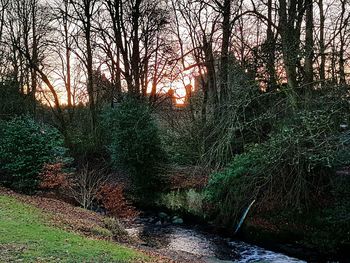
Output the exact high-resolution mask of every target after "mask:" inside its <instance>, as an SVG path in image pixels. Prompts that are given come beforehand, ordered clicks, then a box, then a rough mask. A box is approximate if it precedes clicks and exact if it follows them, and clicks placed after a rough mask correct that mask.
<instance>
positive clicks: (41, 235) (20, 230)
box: [0, 196, 149, 262]
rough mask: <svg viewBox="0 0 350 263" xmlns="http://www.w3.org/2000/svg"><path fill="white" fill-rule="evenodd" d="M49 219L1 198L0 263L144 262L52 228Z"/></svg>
mask: <svg viewBox="0 0 350 263" xmlns="http://www.w3.org/2000/svg"><path fill="white" fill-rule="evenodd" d="M48 218H49V216H48V215H47V214H45V213H43V212H42V211H40V210H39V209H37V208H35V207H33V206H30V205H26V204H23V203H21V202H20V201H18V200H16V199H15V198H13V197H8V196H0V262H140V261H142V262H144V261H147V260H149V258H148V257H147V256H145V255H143V254H141V253H140V252H138V251H135V250H133V249H130V248H126V247H123V246H120V245H117V244H115V243H112V242H108V241H104V240H93V239H88V238H86V237H83V236H80V235H78V234H75V233H71V232H66V231H64V230H61V229H58V228H54V227H52V226H49V225H48V224H47V223H46V222H47V221H48Z"/></svg>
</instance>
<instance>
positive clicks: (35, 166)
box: [0, 117, 69, 192]
mask: <svg viewBox="0 0 350 263" xmlns="http://www.w3.org/2000/svg"><path fill="white" fill-rule="evenodd" d="M65 153H66V148H64V147H63V138H62V136H61V135H60V133H59V132H58V130H57V129H55V128H53V127H50V126H47V125H43V124H39V123H37V122H35V121H34V120H33V119H32V118H30V117H18V118H14V119H12V120H10V121H2V122H1V123H0V181H1V183H3V184H4V185H5V186H8V187H11V188H13V189H16V190H20V191H23V192H33V191H35V190H36V188H37V186H38V183H39V173H40V172H41V171H42V168H43V166H44V164H48V163H55V162H62V163H66V162H68V161H69V159H68V158H66V157H65Z"/></svg>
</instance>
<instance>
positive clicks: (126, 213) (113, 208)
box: [97, 184, 138, 218]
mask: <svg viewBox="0 0 350 263" xmlns="http://www.w3.org/2000/svg"><path fill="white" fill-rule="evenodd" d="M97 199H98V200H99V201H100V202H101V204H102V205H103V207H104V208H105V209H106V210H107V213H108V214H109V215H111V216H114V217H118V218H133V217H136V216H137V215H138V212H137V211H136V209H135V208H134V207H133V206H132V205H131V204H130V203H129V202H128V201H127V200H126V198H125V196H124V191H123V187H122V186H120V185H111V184H105V185H103V186H102V187H101V189H100V191H99V192H98V195H97Z"/></svg>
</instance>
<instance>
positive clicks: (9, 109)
mask: <svg viewBox="0 0 350 263" xmlns="http://www.w3.org/2000/svg"><path fill="white" fill-rule="evenodd" d="M0 92H1V96H0V119H8V118H10V117H14V116H18V115H21V114H24V113H25V112H26V101H25V99H24V96H23V94H21V93H20V91H19V83H18V82H16V81H13V80H11V79H9V80H5V81H0Z"/></svg>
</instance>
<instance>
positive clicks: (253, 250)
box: [127, 222, 305, 263]
mask: <svg viewBox="0 0 350 263" xmlns="http://www.w3.org/2000/svg"><path fill="white" fill-rule="evenodd" d="M127 230H128V232H129V233H130V234H131V235H135V236H138V237H139V238H140V239H142V240H143V241H144V242H145V243H147V244H149V246H151V247H154V248H155V249H162V250H167V251H174V252H177V253H181V252H183V253H186V254H187V253H189V254H191V255H194V256H196V257H200V258H201V259H202V260H204V261H205V262H208V263H214V262H218V263H226V262H234V263H248V262H249V263H252V262H260V263H262V262H264V263H268V262H274V263H302V262H305V261H302V260H299V259H296V258H292V257H288V256H286V255H284V254H281V253H276V252H273V251H269V250H266V249H264V248H261V247H258V246H255V245H251V244H248V243H245V242H242V241H230V240H229V239H225V238H222V237H219V236H216V235H212V234H208V233H205V232H202V231H199V230H196V229H194V228H188V227H182V226H178V225H167V226H159V225H154V224H149V223H147V222H146V223H145V222H143V223H139V224H138V225H137V226H135V227H132V228H129V229H127Z"/></svg>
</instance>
